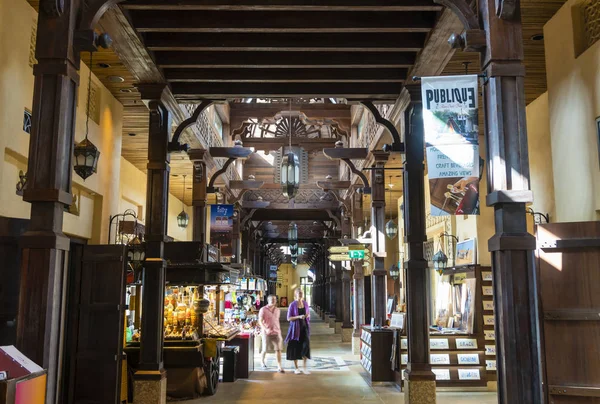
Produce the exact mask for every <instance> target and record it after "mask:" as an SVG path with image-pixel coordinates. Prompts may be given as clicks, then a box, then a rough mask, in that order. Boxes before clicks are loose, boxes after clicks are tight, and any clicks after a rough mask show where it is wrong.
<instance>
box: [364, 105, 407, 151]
mask: <svg viewBox="0 0 600 404" xmlns="http://www.w3.org/2000/svg"><path fill="white" fill-rule="evenodd" d="M361 104H362V105H363V106H364V107H365V108H367V109H368V110H369V111H370V112H371V114H373V117H374V118H375V122H377V123H378V124H379V125H382V126H383V127H385V128H386V129H387V130H388V131H389V132H390V134H391V135H392V144H391V145H387V144H386V145H384V146H383V150H384V151H386V152H398V153H404V143H402V140H401V139H400V134H399V133H398V129H396V127H395V126H394V124H393V123H392V122H390V121H389V119H385V118H384V117H382V116H381V114H380V113H379V110H378V109H377V108H375V105H374V104H373V102H372V101H361Z"/></svg>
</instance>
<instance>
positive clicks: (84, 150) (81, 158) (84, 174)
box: [73, 137, 100, 180]
mask: <svg viewBox="0 0 600 404" xmlns="http://www.w3.org/2000/svg"><path fill="white" fill-rule="evenodd" d="M73 155H74V156H75V165H74V167H73V169H74V170H75V172H76V173H77V175H79V176H80V177H81V178H83V179H84V180H85V179H86V178H88V177H89V176H90V175H92V174H94V173H95V172H96V171H97V168H98V159H99V158H100V151H99V150H98V148H97V147H96V146H94V144H93V143H92V142H90V141H89V140H88V138H87V137H86V138H85V139H83V140H82V141H81V142H79V143H77V144H76V145H75V150H74V151H73Z"/></svg>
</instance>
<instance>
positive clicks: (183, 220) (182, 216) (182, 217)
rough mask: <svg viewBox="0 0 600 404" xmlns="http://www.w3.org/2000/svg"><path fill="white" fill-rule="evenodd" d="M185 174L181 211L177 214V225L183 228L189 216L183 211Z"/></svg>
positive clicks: (186, 224) (186, 225)
mask: <svg viewBox="0 0 600 404" xmlns="http://www.w3.org/2000/svg"><path fill="white" fill-rule="evenodd" d="M185 177H186V176H185V175H184V176H183V198H181V213H180V214H179V215H177V225H178V226H179V227H180V228H182V229H185V228H186V227H188V224H189V223H190V216H189V215H188V214H187V212H186V211H185V202H184V201H185Z"/></svg>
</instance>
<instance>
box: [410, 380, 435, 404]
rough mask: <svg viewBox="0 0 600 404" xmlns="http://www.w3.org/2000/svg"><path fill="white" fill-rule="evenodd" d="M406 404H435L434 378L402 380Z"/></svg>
mask: <svg viewBox="0 0 600 404" xmlns="http://www.w3.org/2000/svg"><path fill="white" fill-rule="evenodd" d="M404 402H405V403H406V404H436V398H435V380H404Z"/></svg>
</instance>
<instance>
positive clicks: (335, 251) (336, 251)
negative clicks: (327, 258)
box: [329, 246, 350, 254]
mask: <svg viewBox="0 0 600 404" xmlns="http://www.w3.org/2000/svg"><path fill="white" fill-rule="evenodd" d="M349 250H350V248H348V246H333V247H329V253H331V254H343V253H347V252H348V251H349Z"/></svg>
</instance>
